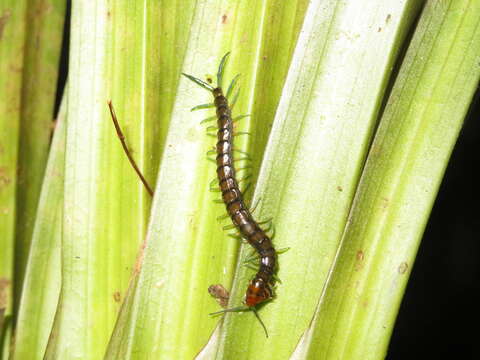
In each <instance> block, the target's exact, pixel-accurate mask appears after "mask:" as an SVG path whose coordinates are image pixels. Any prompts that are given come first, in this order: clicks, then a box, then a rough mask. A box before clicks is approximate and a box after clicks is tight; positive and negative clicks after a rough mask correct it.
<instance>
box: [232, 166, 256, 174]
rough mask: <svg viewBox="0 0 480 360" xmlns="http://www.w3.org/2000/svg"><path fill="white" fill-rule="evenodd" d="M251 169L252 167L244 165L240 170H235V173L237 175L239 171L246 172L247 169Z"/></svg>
mask: <svg viewBox="0 0 480 360" xmlns="http://www.w3.org/2000/svg"><path fill="white" fill-rule="evenodd" d="M252 167H253V166H252V165H245V166H242V167H241V168H238V169H235V171H236V172H237V173H239V172H240V171H244V170H248V169H251V168H252Z"/></svg>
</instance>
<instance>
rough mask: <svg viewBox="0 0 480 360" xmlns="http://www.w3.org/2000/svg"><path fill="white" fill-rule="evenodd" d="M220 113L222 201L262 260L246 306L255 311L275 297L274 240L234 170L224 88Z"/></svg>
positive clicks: (218, 105) (219, 98)
mask: <svg viewBox="0 0 480 360" xmlns="http://www.w3.org/2000/svg"><path fill="white" fill-rule="evenodd" d="M213 96H214V98H215V102H214V103H215V108H216V110H217V119H218V120H217V121H218V133H217V140H218V141H217V176H218V182H219V184H220V190H221V191H222V198H223V201H224V203H225V206H226V208H227V212H228V214H229V216H230V218H231V219H232V222H233V224H234V225H235V226H236V228H237V229H238V230H239V232H240V234H241V235H242V237H244V238H245V239H246V240H247V241H248V243H249V244H250V245H252V246H253V247H254V248H255V249H256V250H257V252H258V254H259V256H260V269H259V270H258V272H257V274H256V275H255V277H254V278H253V280H252V281H251V282H250V285H249V286H248V289H247V293H246V299H245V302H246V304H247V306H250V307H253V306H256V305H257V304H259V303H261V302H263V301H266V300H268V299H270V298H271V297H272V289H271V285H272V284H273V274H274V271H275V266H276V252H275V249H274V247H273V245H272V241H271V239H270V238H269V237H268V236H267V234H266V233H265V231H264V230H262V229H261V228H260V226H259V225H258V223H257V222H256V221H255V220H254V219H253V217H252V215H251V213H250V211H249V210H248V208H247V207H246V206H245V203H244V201H243V197H242V193H241V191H240V188H239V186H238V182H237V180H236V177H235V168H234V166H233V155H232V154H233V120H232V114H231V110H230V107H229V106H228V100H227V98H226V97H225V96H224V95H223V91H222V89H221V88H215V89H214V90H213Z"/></svg>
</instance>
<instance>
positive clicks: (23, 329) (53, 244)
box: [12, 96, 68, 360]
mask: <svg viewBox="0 0 480 360" xmlns="http://www.w3.org/2000/svg"><path fill="white" fill-rule="evenodd" d="M67 101H68V100H67V97H66V96H64V98H63V100H62V104H61V107H60V112H59V115H58V118H57V122H56V126H55V133H54V137H53V141H52V146H51V148H50V154H49V159H48V164H47V168H46V170H45V177H44V181H43V185H42V191H41V195H40V199H39V202H38V210H37V213H38V215H37V217H36V220H35V226H34V230H33V236H32V243H31V249H30V252H29V257H28V262H27V268H26V272H25V279H24V283H23V292H22V297H21V301H20V307H19V310H18V314H17V322H16V327H15V346H14V348H13V349H14V354H13V356H12V359H18V360H21V359H26V358H28V359H43V356H44V353H45V349H46V347H47V341H48V338H49V336H50V332H51V330H52V325H53V319H54V316H55V311H56V309H57V304H58V298H59V294H60V285H61V261H60V259H61V241H62V239H61V236H62V217H63V182H64V178H65V176H64V175H65V171H64V170H65V137H66V126H67V124H66V122H67V121H66V112H67Z"/></svg>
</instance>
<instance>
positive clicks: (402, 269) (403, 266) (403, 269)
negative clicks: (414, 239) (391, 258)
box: [398, 261, 408, 274]
mask: <svg viewBox="0 0 480 360" xmlns="http://www.w3.org/2000/svg"><path fill="white" fill-rule="evenodd" d="M407 270H408V263H407V262H405V261H404V262H402V263H401V264H400V265H399V266H398V273H399V274H405V273H406V272H407Z"/></svg>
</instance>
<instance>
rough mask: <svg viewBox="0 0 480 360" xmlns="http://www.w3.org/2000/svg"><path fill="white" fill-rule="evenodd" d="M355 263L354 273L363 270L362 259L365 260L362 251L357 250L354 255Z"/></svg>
mask: <svg viewBox="0 0 480 360" xmlns="http://www.w3.org/2000/svg"><path fill="white" fill-rule="evenodd" d="M355 258H356V259H357V262H356V263H355V271H359V270H361V269H362V268H363V259H364V258H365V253H364V252H363V251H362V250H358V251H357V254H356V255H355Z"/></svg>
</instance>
